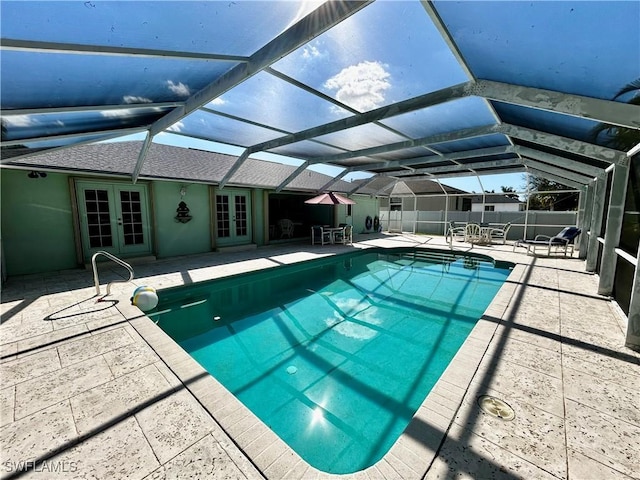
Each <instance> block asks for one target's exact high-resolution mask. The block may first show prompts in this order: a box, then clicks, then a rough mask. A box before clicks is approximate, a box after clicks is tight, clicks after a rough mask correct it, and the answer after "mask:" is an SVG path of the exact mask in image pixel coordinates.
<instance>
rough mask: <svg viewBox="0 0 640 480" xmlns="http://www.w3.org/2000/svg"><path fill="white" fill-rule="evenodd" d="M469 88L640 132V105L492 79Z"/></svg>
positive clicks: (474, 92) (483, 94) (475, 92)
mask: <svg viewBox="0 0 640 480" xmlns="http://www.w3.org/2000/svg"><path fill="white" fill-rule="evenodd" d="M468 89H469V94H472V95H477V96H479V97H484V98H487V99H490V100H496V101H499V102H505V103H510V104H513V105H521V106H525V107H531V108H536V109H539V110H547V111H551V112H557V113H563V114H565V115H571V116H574V117H579V118H587V119H590V120H593V121H596V122H604V123H608V124H610V125H618V126H620V127H626V128H636V129H640V106H638V105H633V104H630V103H623V102H614V101H611V100H601V99H599V98H593V97H584V96H582V95H573V94H567V93H562V92H556V91H553V90H543V89H541V88H531V87H523V86H521V85H512V84H509V83H501V82H493V81H489V80H478V82H477V83H475V84H473V85H469V87H468Z"/></svg>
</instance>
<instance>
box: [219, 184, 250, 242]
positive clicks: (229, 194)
mask: <svg viewBox="0 0 640 480" xmlns="http://www.w3.org/2000/svg"><path fill="white" fill-rule="evenodd" d="M215 198H216V208H215V213H216V242H217V244H218V245H222V246H225V245H234V244H242V243H249V242H250V241H251V208H250V205H251V204H250V201H249V200H250V197H249V192H246V191H242V190H237V191H232V190H228V189H225V190H224V192H217V193H216V196H215Z"/></svg>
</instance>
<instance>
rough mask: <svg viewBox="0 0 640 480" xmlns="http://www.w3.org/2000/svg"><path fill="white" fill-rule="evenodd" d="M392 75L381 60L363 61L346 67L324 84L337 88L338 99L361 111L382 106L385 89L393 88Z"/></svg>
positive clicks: (333, 88) (331, 88) (332, 88)
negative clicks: (390, 80)
mask: <svg viewBox="0 0 640 480" xmlns="http://www.w3.org/2000/svg"><path fill="white" fill-rule="evenodd" d="M390 76H391V74H390V73H389V72H387V71H386V70H385V69H384V65H383V64H381V63H380V62H361V63H359V64H357V65H351V66H349V67H347V68H344V69H343V70H342V71H341V72H340V73H338V74H337V75H335V76H333V77H331V78H330V79H329V80H327V81H326V82H325V84H324V86H325V88H328V89H329V90H336V99H338V100H339V101H341V102H342V103H344V104H346V105H349V106H350V107H353V108H355V109H356V110H359V111H363V112H364V111H368V110H372V109H374V108H378V107H380V106H381V105H382V104H383V103H384V100H385V97H384V93H385V90H388V89H389V88H391V83H389V81H388V79H389V77H390Z"/></svg>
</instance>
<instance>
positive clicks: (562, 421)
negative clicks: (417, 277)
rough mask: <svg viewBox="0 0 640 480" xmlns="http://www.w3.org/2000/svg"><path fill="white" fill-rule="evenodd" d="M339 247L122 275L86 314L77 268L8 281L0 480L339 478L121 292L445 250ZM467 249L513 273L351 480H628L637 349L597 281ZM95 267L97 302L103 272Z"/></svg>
mask: <svg viewBox="0 0 640 480" xmlns="http://www.w3.org/2000/svg"><path fill="white" fill-rule="evenodd" d="M355 240H357V241H356V243H355V244H354V246H353V247H351V246H347V247H344V246H310V245H307V244H299V243H291V244H283V245H278V246H271V247H265V248H260V249H257V250H253V251H246V252H236V253H211V254H206V255H197V256H191V257H185V258H180V259H173V260H168V261H157V262H153V263H147V264H140V265H134V270H135V272H136V277H135V279H134V282H133V283H134V284H133V285H132V284H126V285H123V284H116V285H115V286H114V287H113V293H114V294H113V295H112V296H111V297H108V301H104V302H100V303H96V301H95V300H96V297H95V288H94V286H93V285H92V274H91V272H88V271H80V270H78V271H68V272H60V273H57V274H51V275H44V276H25V277H14V278H10V279H9V281H8V282H7V283H6V285H4V287H3V291H2V324H1V325H0V343H1V345H2V346H1V350H0V355H1V359H2V363H1V364H0V378H1V380H2V386H1V389H0V413H1V422H0V445H1V451H2V467H1V469H0V470H1V471H0V474H1V475H2V478H17V477H20V476H24V477H26V478H41V479H49V478H111V479H115V478H132V479H135V478H140V479H144V478H148V479H161V478H162V479H165V478H166V479H169V478H187V477H190V476H192V477H194V478H232V479H235V478H263V477H266V478H284V477H286V478H325V477H326V478H328V477H337V476H332V475H327V474H323V473H322V472H318V471H317V470H315V469H313V468H311V467H309V466H308V465H307V464H306V463H305V462H303V461H302V460H300V459H299V457H297V455H296V454H295V453H293V452H292V451H290V450H289V449H288V448H287V447H286V445H284V444H283V443H282V442H280V441H278V439H277V438H275V435H274V434H273V433H272V432H270V431H269V430H268V429H267V428H266V427H264V425H262V424H261V423H260V422H258V421H257V420H256V419H255V417H253V416H252V415H251V414H250V413H247V411H246V410H245V409H244V408H241V407H239V406H238V402H236V401H235V400H234V399H232V398H231V399H229V397H230V394H228V392H226V391H224V389H223V388H219V386H218V385H217V384H216V383H215V381H214V380H213V379H212V378H211V377H210V376H208V375H206V374H203V373H202V370H201V369H200V368H199V366H197V364H195V362H194V361H192V360H190V359H189V358H188V356H186V354H185V353H184V352H183V351H182V350H181V349H180V348H179V347H177V346H176V345H175V344H173V343H172V342H170V341H168V340H167V337H166V335H165V334H164V332H162V331H160V330H159V329H158V328H157V327H156V326H155V325H154V324H153V322H152V321H151V320H149V319H148V318H146V317H144V316H141V315H140V312H139V311H138V310H137V309H135V308H134V307H131V306H130V305H129V301H128V299H129V297H130V295H131V292H132V290H133V289H134V288H135V286H136V285H152V286H154V287H155V288H158V289H159V288H165V287H169V286H175V285H182V284H185V283H191V282H196V281H200V280H205V279H210V278H216V277H221V276H225V275H229V274H233V273H239V272H245V271H250V270H255V269H261V268H267V267H272V266H276V265H279V264H287V263H293V262H298V261H303V260H307V259H311V258H317V257H318V256H321V255H331V254H334V253H340V252H343V251H345V250H351V249H353V248H367V247H372V246H413V245H424V246H427V247H434V248H446V244H445V242H444V239H443V238H440V237H427V236H413V235H397V236H393V235H380V236H373V235H361V236H358V237H357V238H356V239H355ZM454 247H455V248H456V249H467V248H469V246H468V245H467V244H464V243H458V242H454ZM473 250H474V251H478V252H480V253H485V254H488V255H490V256H493V257H494V258H497V259H501V260H509V261H513V262H514V263H516V267H515V268H514V270H513V272H512V274H511V276H510V277H509V279H508V281H507V283H506V284H505V285H504V286H503V288H502V289H501V291H500V292H499V294H498V295H497V296H496V298H495V299H494V301H493V303H492V304H491V305H490V307H489V308H488V309H487V311H486V312H485V315H484V316H483V318H482V319H481V320H480V321H479V322H478V324H477V326H476V328H475V329H474V330H473V332H472V333H471V335H470V336H469V338H468V339H467V341H466V342H465V344H464V346H463V347H462V348H461V350H460V351H459V352H458V354H457V355H456V358H455V359H454V361H453V362H452V364H451V365H450V367H449V368H448V369H447V371H446V372H445V374H444V375H443V377H442V378H441V380H440V381H439V382H438V384H437V385H436V387H435V388H434V390H433V391H432V392H431V394H430V395H429V396H428V397H427V399H426V400H425V403H424V404H423V405H422V407H420V409H419V410H418V412H417V413H416V416H415V418H414V420H413V421H412V423H411V424H410V426H409V427H408V429H407V432H406V433H405V435H403V436H402V437H401V438H400V439H399V440H398V442H397V443H396V445H394V447H393V448H392V450H391V451H390V452H389V453H388V454H387V455H386V456H385V457H384V458H383V459H382V460H381V461H380V462H378V463H377V464H375V465H374V466H372V467H370V468H369V469H367V470H365V471H363V472H359V473H357V474H354V475H351V476H350V477H353V478H359V479H368V478H371V479H377V478H380V479H383V478H385V479H386V478H389V479H390V478H407V479H413V478H416V479H417V478H428V479H431V478H491V479H499V478H504V479H512V478H527V479H530V478H544V479H554V478H560V479H589V478H593V479H610V478H611V479H613V478H620V479H625V478H636V479H637V478H640V455H638V452H640V354H639V353H637V352H634V351H632V350H629V349H626V348H625V347H624V328H625V319H624V317H623V316H622V315H621V313H620V312H618V311H617V310H616V307H615V306H614V305H613V304H612V303H611V302H610V301H609V300H608V299H607V298H603V297H600V296H598V295H596V294H595V292H596V290H597V287H596V286H597V277H596V276H595V275H591V274H588V273H586V272H584V262H583V261H581V260H579V259H577V258H562V257H561V256H554V257H551V258H544V257H530V256H527V255H525V254H524V253H523V252H524V250H520V251H516V252H515V253H513V252H512V247H511V245H506V246H501V245H500V246H498V245H491V246H481V247H478V246H474V247H473ZM100 274H101V277H100V278H101V281H102V282H103V286H102V288H103V292H104V285H105V284H106V282H107V281H109V280H110V279H113V278H116V277H117V274H118V269H117V267H115V266H114V268H113V270H111V269H110V267H106V266H101V270H100ZM212 382H213V383H212ZM212 386H213V387H212ZM479 395H493V396H495V397H498V398H500V399H502V400H504V401H505V402H507V403H508V404H509V405H510V406H511V407H513V408H514V410H515V419H514V420H513V421H504V420H501V419H498V418H494V417H492V416H490V415H487V414H485V413H483V412H482V411H481V410H480V408H479V406H478V403H477V401H476V399H477V397H478V396H479ZM24 470H26V471H24Z"/></svg>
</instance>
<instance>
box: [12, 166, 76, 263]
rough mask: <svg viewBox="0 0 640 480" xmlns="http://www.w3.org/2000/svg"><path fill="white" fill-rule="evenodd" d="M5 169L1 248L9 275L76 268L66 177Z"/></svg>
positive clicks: (71, 215) (69, 195)
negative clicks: (33, 174)
mask: <svg viewBox="0 0 640 480" xmlns="http://www.w3.org/2000/svg"><path fill="white" fill-rule="evenodd" d="M28 173H29V172H28V171H25V170H8V169H2V171H1V172H0V179H1V180H0V186H1V187H2V194H1V197H0V200H1V202H2V221H1V226H2V232H1V235H2V247H3V250H4V252H3V254H4V261H5V268H6V271H7V275H22V274H30V273H41V272H48V271H54V270H66V269H70V268H75V267H77V265H78V264H77V260H76V250H75V238H74V232H73V212H72V208H71V194H70V190H69V180H68V175H63V174H57V173H48V174H47V176H46V177H45V178H37V179H32V178H29V177H27V174H28Z"/></svg>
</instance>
